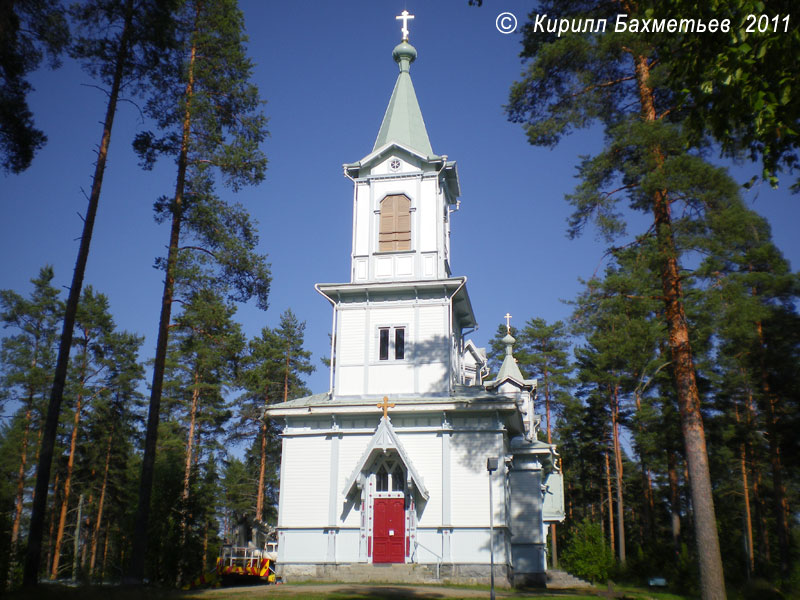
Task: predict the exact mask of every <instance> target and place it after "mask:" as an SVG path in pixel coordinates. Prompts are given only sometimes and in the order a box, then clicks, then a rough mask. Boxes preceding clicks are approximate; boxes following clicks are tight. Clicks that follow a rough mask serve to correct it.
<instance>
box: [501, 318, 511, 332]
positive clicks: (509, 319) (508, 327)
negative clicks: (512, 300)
mask: <svg viewBox="0 0 800 600" xmlns="http://www.w3.org/2000/svg"><path fill="white" fill-rule="evenodd" d="M503 318H504V319H505V320H506V329H507V330H508V335H511V315H510V314H508V313H506V316H505V317H503Z"/></svg>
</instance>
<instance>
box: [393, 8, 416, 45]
mask: <svg viewBox="0 0 800 600" xmlns="http://www.w3.org/2000/svg"><path fill="white" fill-rule="evenodd" d="M413 18H414V15H412V14H409V12H408V11H407V10H404V11H403V12H401V13H400V16H399V17H395V20H396V21H402V22H403V28H402V29H401V30H400V33H402V34H403V41H404V42H407V41H408V22H409V21H410V20H411V19H413Z"/></svg>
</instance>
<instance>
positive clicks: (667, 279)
mask: <svg viewBox="0 0 800 600" xmlns="http://www.w3.org/2000/svg"><path fill="white" fill-rule="evenodd" d="M634 62H635V68H636V81H637V84H638V89H639V98H640V102H641V107H642V111H641V115H642V118H643V119H644V120H645V121H649V122H653V121H655V120H656V109H655V100H654V94H653V88H652V87H651V83H650V65H649V64H648V61H647V57H646V56H644V55H636V56H634ZM653 153H654V156H655V158H656V162H657V164H660V163H661V162H662V161H663V157H662V155H661V150H660V148H658V147H655V148H653ZM653 217H654V222H655V231H656V237H657V243H658V252H659V254H660V262H661V284H662V289H663V293H664V307H665V317H666V321H667V331H668V339H669V347H670V354H671V357H672V365H673V373H674V376H675V389H676V391H677V395H678V406H679V408H680V415H681V428H682V430H683V439H684V443H685V445H686V462H687V465H688V469H689V484H690V487H691V493H692V512H693V518H694V525H695V542H696V544H697V554H698V557H699V561H700V589H701V593H702V597H703V600H724V598H725V576H724V573H723V570H722V555H721V553H720V549H719V536H718V534H717V519H716V515H715V514H714V498H713V495H712V492H711V473H710V470H709V466H708V452H707V450H706V436H705V430H704V428H703V416H702V414H701V412H700V393H699V391H698V389H697V381H696V378H695V370H694V361H693V358H692V347H691V344H690V342H689V326H688V323H687V322H686V313H685V310H684V306H683V290H682V285H681V275H680V268H679V266H678V254H677V249H676V247H675V240H674V237H673V231H672V215H671V207H670V200H669V198H668V190H660V191H657V192H655V193H654V194H653Z"/></svg>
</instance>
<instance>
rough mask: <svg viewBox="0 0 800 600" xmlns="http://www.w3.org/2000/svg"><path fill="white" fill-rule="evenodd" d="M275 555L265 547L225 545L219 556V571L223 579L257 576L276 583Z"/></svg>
mask: <svg viewBox="0 0 800 600" xmlns="http://www.w3.org/2000/svg"><path fill="white" fill-rule="evenodd" d="M273 545H274V544H273ZM274 555H275V553H273V552H269V551H268V550H267V549H265V548H252V547H247V546H244V547H243V546H230V545H225V546H223V547H222V550H221V551H220V555H219V557H218V558H217V573H218V574H219V576H220V577H222V579H223V580H225V579H239V578H256V577H257V578H259V579H261V580H262V581H266V582H269V583H275V568H274V565H275V561H274V558H271V557H270V556H274Z"/></svg>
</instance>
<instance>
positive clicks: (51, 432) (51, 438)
mask: <svg viewBox="0 0 800 600" xmlns="http://www.w3.org/2000/svg"><path fill="white" fill-rule="evenodd" d="M133 10H134V2H133V0H127V1H126V4H125V23H124V25H123V29H122V35H121V36H120V44H119V47H118V48H117V53H116V56H115V57H114V61H115V63H114V77H113V80H112V83H111V92H110V94H109V97H108V105H107V107H106V115H105V121H104V122H103V135H102V137H101V138H100V148H99V149H98V152H97V162H96V163H95V171H94V177H93V179H92V191H91V194H90V195H89V206H88V207H87V209H86V216H85V218H84V221H83V233H82V234H81V243H80V247H79V249H78V257H77V259H76V261H75V270H74V271H73V274H72V283H71V285H70V288H69V297H68V298H67V305H66V310H65V313H64V326H63V329H62V332H61V341H60V343H59V347H58V359H57V361H56V368H55V372H54V375H53V388H52V390H51V392H50V402H49V404H48V407H47V417H46V419H45V425H44V432H43V436H42V447H41V450H40V453H39V461H38V462H39V464H38V467H37V469H36V487H35V490H34V494H33V506H32V508H31V522H30V528H29V530H28V549H27V553H26V556H25V570H24V573H23V580H22V582H23V585H25V586H33V585H36V584H37V583H38V580H39V567H40V564H41V555H42V535H43V533H44V516H45V512H46V510H47V487H48V485H49V484H50V469H51V467H52V463H53V451H54V449H55V443H56V434H57V432H58V417H59V414H60V413H61V400H62V398H63V395H64V384H65V382H66V380H67V366H68V365H69V354H70V348H71V347H72V331H73V328H74V326H75V314H76V313H77V310H78V302H79V301H80V297H81V289H82V287H83V276H84V273H85V272H86V263H87V261H88V259H89V246H90V244H91V241H92V231H93V230H94V221H95V217H96V215H97V205H98V204H99V202H100V191H101V189H102V187H103V175H104V173H105V168H106V160H107V158H108V146H109V142H110V141H111V129H112V126H113V124H114V115H115V114H116V112H117V100H118V98H119V91H120V87H121V85H122V76H123V73H124V70H125V65H126V63H127V61H128V52H129V48H128V45H129V40H130V36H131V25H132V23H133Z"/></svg>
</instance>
